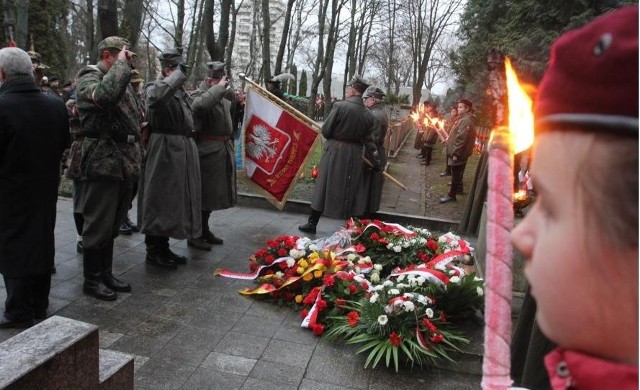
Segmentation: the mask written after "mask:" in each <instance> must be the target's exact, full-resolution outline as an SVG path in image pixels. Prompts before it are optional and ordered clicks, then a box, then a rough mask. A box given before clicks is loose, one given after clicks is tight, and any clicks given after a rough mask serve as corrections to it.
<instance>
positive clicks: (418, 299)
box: [416, 294, 429, 305]
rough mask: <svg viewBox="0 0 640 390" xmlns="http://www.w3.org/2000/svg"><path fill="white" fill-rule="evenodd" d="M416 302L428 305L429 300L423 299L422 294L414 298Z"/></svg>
mask: <svg viewBox="0 0 640 390" xmlns="http://www.w3.org/2000/svg"><path fill="white" fill-rule="evenodd" d="M416 300H417V301H418V302H420V303H422V304H423V305H428V304H429V298H427V297H425V296H424V295H422V294H418V296H417V297H416Z"/></svg>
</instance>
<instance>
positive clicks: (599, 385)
mask: <svg viewBox="0 0 640 390" xmlns="http://www.w3.org/2000/svg"><path fill="white" fill-rule="evenodd" d="M544 363H545V365H546V367H547V372H548V373H549V379H550V381H551V388H552V389H553V390H566V389H576V390H602V389H615V390H626V389H633V390H637V389H638V367H637V366H631V365H626V364H621V363H615V362H612V361H609V360H603V359H599V358H596V357H594V356H589V355H585V354H583V353H579V352H575V351H568V350H564V349H562V348H557V349H555V350H553V351H551V353H549V354H548V355H547V356H545V358H544Z"/></svg>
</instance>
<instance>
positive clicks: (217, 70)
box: [207, 61, 227, 79]
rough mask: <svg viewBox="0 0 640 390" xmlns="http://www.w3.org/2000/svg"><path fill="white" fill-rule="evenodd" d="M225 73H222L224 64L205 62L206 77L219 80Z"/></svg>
mask: <svg viewBox="0 0 640 390" xmlns="http://www.w3.org/2000/svg"><path fill="white" fill-rule="evenodd" d="M226 74H227V73H226V72H225V71H224V62H220V61H213V62H207V77H211V78H213V79H220V78H222V76H224V75H226Z"/></svg>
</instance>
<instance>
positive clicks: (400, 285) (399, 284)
mask: <svg viewBox="0 0 640 390" xmlns="http://www.w3.org/2000/svg"><path fill="white" fill-rule="evenodd" d="M408 286H409V285H408V284H405V283H396V287H397V288H399V289H403V288H407V287H408Z"/></svg>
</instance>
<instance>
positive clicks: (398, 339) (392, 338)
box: [389, 332, 402, 347]
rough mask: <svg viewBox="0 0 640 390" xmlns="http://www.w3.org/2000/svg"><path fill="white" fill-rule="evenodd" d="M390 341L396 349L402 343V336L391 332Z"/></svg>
mask: <svg viewBox="0 0 640 390" xmlns="http://www.w3.org/2000/svg"><path fill="white" fill-rule="evenodd" d="M389 341H391V344H393V346H394V347H397V346H398V345H400V343H402V336H398V334H397V333H396V332H391V334H390V335H389Z"/></svg>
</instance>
